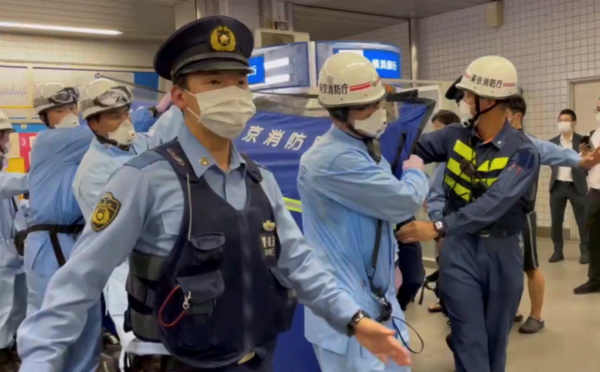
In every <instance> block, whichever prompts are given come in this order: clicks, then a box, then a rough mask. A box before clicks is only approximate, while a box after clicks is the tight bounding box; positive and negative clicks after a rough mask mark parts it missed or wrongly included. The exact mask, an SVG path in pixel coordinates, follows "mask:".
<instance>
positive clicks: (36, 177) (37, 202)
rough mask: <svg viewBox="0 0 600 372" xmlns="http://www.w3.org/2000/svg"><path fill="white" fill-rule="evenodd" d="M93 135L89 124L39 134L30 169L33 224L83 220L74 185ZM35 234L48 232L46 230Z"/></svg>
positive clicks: (33, 149) (61, 223) (72, 222)
mask: <svg viewBox="0 0 600 372" xmlns="http://www.w3.org/2000/svg"><path fill="white" fill-rule="evenodd" d="M92 137H93V134H92V131H91V130H90V129H89V128H88V126H87V125H80V126H79V127H76V128H61V129H49V130H45V131H43V132H40V134H38V135H37V137H36V139H35V144H34V145H33V148H32V149H31V169H30V171H29V173H30V177H29V193H30V195H29V203H30V207H31V219H30V221H29V225H30V226H33V225H39V224H58V225H72V224H76V223H83V221H82V217H81V211H80V209H79V205H78V204H77V201H76V200H75V197H74V196H73V190H72V188H71V186H72V185H73V179H74V178H75V172H77V167H78V166H79V163H80V162H81V159H82V158H83V155H84V154H85V153H86V151H87V150H88V149H89V147H90V142H91V141H92ZM35 234H42V235H44V236H47V235H48V233H45V232H43V231H40V232H34V233H32V235H35ZM28 240H30V239H28Z"/></svg>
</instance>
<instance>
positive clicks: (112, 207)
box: [92, 192, 121, 232]
mask: <svg viewBox="0 0 600 372" xmlns="http://www.w3.org/2000/svg"><path fill="white" fill-rule="evenodd" d="M120 209H121V202H120V201H118V200H117V199H115V197H114V196H113V194H112V193H110V192H107V193H106V194H104V196H103V197H102V199H100V201H99V202H98V205H96V209H94V213H92V229H94V231H96V232H99V231H102V230H104V229H105V228H107V227H108V226H109V225H110V224H111V223H112V222H113V221H114V219H115V217H116V216H117V214H118V213H119V210H120Z"/></svg>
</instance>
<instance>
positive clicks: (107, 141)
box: [90, 128, 131, 151]
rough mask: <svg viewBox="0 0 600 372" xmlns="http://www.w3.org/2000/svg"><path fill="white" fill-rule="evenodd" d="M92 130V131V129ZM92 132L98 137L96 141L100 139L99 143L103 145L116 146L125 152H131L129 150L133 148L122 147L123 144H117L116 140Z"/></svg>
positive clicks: (128, 146)
mask: <svg viewBox="0 0 600 372" xmlns="http://www.w3.org/2000/svg"><path fill="white" fill-rule="evenodd" d="M90 129H92V128H90ZM92 132H93V133H94V135H95V136H96V139H98V142H100V143H101V144H103V145H112V146H116V147H118V148H119V149H121V150H123V151H129V149H130V148H131V145H121V144H119V143H117V141H115V140H111V139H108V138H105V137H102V136H101V135H99V134H98V133H96V131H94V130H92Z"/></svg>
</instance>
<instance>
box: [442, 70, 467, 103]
mask: <svg viewBox="0 0 600 372" xmlns="http://www.w3.org/2000/svg"><path fill="white" fill-rule="evenodd" d="M461 79H462V75H461V76H459V77H458V79H456V81H455V82H454V84H452V85H450V88H448V90H447V91H446V99H448V100H451V101H456V103H458V102H460V101H462V99H463V97H464V96H465V93H464V92H463V91H462V90H460V89H458V88H457V87H456V84H458V83H460V80H461Z"/></svg>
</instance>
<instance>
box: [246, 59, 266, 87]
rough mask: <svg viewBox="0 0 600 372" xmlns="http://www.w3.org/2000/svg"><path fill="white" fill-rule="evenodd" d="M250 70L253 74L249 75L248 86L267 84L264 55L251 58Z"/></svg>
mask: <svg viewBox="0 0 600 372" xmlns="http://www.w3.org/2000/svg"><path fill="white" fill-rule="evenodd" d="M250 69H251V70H252V72H251V73H250V74H249V75H248V84H250V85H252V84H262V83H264V82H265V56H264V55H261V56H256V57H252V58H250Z"/></svg>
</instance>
